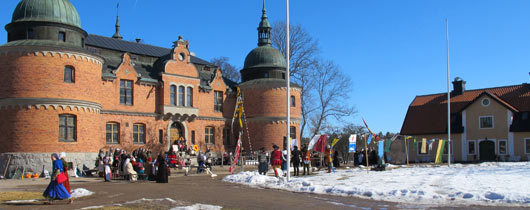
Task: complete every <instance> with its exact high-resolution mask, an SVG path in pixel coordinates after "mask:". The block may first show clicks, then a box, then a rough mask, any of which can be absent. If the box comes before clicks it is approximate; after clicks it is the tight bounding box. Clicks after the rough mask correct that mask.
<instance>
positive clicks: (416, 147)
mask: <svg viewBox="0 0 530 210" xmlns="http://www.w3.org/2000/svg"><path fill="white" fill-rule="evenodd" d="M413 145H414V150H416V151H418V142H416V138H414V144H413Z"/></svg>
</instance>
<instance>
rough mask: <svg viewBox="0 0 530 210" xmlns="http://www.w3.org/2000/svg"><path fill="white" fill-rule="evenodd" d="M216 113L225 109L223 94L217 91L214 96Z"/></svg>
mask: <svg viewBox="0 0 530 210" xmlns="http://www.w3.org/2000/svg"><path fill="white" fill-rule="evenodd" d="M213 100H214V101H213V102H214V111H216V112H221V111H222V108H223V92H222V91H215V92H214V95H213Z"/></svg>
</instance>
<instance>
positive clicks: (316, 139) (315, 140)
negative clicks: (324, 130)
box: [307, 135, 320, 150]
mask: <svg viewBox="0 0 530 210" xmlns="http://www.w3.org/2000/svg"><path fill="white" fill-rule="evenodd" d="M318 139H320V135H315V136H313V138H312V139H311V141H310V142H309V146H308V147H307V149H308V150H312V149H313V147H314V146H315V144H316V143H317V141H318Z"/></svg>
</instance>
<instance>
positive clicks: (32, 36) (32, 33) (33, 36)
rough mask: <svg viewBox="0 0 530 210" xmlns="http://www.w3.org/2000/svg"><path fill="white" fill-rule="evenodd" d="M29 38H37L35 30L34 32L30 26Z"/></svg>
mask: <svg viewBox="0 0 530 210" xmlns="http://www.w3.org/2000/svg"><path fill="white" fill-rule="evenodd" d="M27 35H28V39H35V32H33V29H32V28H28V34H27Z"/></svg>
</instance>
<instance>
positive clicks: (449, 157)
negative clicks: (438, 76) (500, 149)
mask: <svg viewBox="0 0 530 210" xmlns="http://www.w3.org/2000/svg"><path fill="white" fill-rule="evenodd" d="M445 39H446V43H447V143H448V145H447V165H448V166H451V92H450V91H451V89H450V87H449V83H450V82H449V80H450V68H449V20H448V19H445Z"/></svg>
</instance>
